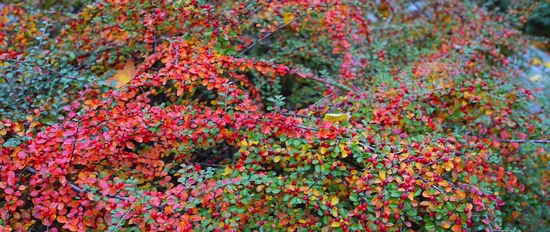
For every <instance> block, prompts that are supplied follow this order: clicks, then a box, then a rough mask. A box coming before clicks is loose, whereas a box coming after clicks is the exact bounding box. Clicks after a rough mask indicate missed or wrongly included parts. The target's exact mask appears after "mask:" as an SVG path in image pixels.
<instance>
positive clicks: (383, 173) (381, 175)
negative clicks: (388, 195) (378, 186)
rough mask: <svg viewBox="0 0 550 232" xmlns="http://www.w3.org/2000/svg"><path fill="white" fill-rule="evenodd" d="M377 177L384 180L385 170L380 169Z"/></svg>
mask: <svg viewBox="0 0 550 232" xmlns="http://www.w3.org/2000/svg"><path fill="white" fill-rule="evenodd" d="M378 177H380V180H386V171H380V172H379V173H378Z"/></svg>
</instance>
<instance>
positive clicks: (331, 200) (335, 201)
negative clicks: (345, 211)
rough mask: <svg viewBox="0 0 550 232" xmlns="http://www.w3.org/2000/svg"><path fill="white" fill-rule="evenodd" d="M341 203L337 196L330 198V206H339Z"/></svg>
mask: <svg viewBox="0 0 550 232" xmlns="http://www.w3.org/2000/svg"><path fill="white" fill-rule="evenodd" d="M339 201H340V199H338V197H336V196H333V197H331V198H330V204H331V205H337V204H338V202H339Z"/></svg>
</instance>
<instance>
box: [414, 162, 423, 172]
mask: <svg viewBox="0 0 550 232" xmlns="http://www.w3.org/2000/svg"><path fill="white" fill-rule="evenodd" d="M414 166H415V167H416V168H417V169H418V171H422V164H420V163H415V164H414Z"/></svg>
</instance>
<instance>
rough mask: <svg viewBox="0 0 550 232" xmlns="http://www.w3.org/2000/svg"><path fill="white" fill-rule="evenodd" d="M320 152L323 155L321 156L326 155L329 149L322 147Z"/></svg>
mask: <svg viewBox="0 0 550 232" xmlns="http://www.w3.org/2000/svg"><path fill="white" fill-rule="evenodd" d="M319 152H320V153H321V155H324V154H325V153H327V148H326V147H321V148H319Z"/></svg>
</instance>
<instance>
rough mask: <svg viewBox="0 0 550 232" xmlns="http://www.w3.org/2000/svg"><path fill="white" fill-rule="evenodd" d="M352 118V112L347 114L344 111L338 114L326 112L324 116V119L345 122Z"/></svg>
mask: <svg viewBox="0 0 550 232" xmlns="http://www.w3.org/2000/svg"><path fill="white" fill-rule="evenodd" d="M349 118H350V113H349V112H347V113H345V114H343V113H336V114H330V113H329V114H325V116H323V120H325V121H330V122H343V121H347V120H348V119H349Z"/></svg>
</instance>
